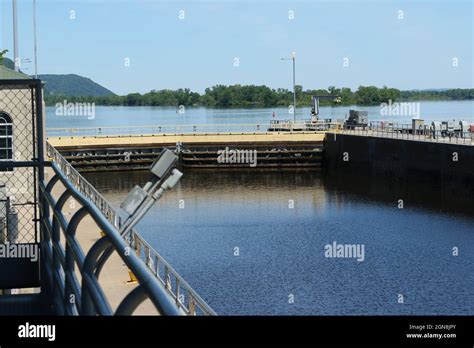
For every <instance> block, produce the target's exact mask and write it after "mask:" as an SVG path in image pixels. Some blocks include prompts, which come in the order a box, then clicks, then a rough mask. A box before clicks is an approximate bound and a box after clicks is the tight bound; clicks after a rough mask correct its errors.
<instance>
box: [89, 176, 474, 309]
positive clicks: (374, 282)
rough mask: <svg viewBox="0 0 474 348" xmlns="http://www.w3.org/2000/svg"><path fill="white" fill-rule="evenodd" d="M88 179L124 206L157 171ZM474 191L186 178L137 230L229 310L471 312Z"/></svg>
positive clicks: (377, 181) (340, 180)
mask: <svg viewBox="0 0 474 348" xmlns="http://www.w3.org/2000/svg"><path fill="white" fill-rule="evenodd" d="M87 178H88V179H89V180H90V181H91V182H92V184H93V185H95V186H96V187H97V188H98V189H99V190H100V191H101V192H102V193H103V194H104V195H105V197H106V198H108V199H109V200H110V201H111V202H113V204H116V205H118V204H119V203H120V202H121V201H122V200H123V199H124V198H125V196H126V194H127V192H128V191H129V190H130V189H131V187H132V186H133V185H135V184H139V185H142V184H143V183H144V182H145V181H146V179H147V174H146V173H145V172H123V173H114V174H110V173H107V174H100V173H89V174H87ZM111 178H113V179H112V180H111ZM472 191H473V189H472V187H469V188H467V187H464V188H463V187H460V188H446V187H443V185H442V184H441V183H437V182H428V181H425V180H423V179H420V181H419V182H408V181H406V180H395V179H388V178H376V177H375V178H373V177H367V178H366V177H364V176H362V177H359V176H355V175H351V174H339V175H337V177H336V176H335V175H332V174H327V173H324V172H320V171H272V172H271V171H212V172H209V171H186V172H185V173H184V176H183V178H182V180H181V182H180V183H179V185H178V187H177V189H174V190H173V191H171V192H169V193H167V194H166V196H165V197H164V198H163V199H162V200H161V201H159V202H158V203H157V204H156V206H155V207H154V208H153V209H152V211H150V213H149V214H148V215H147V216H146V217H145V218H144V220H143V221H142V222H140V224H139V226H138V230H139V231H140V232H141V233H142V234H143V236H144V237H145V238H146V239H147V240H148V241H149V242H150V243H151V244H152V245H153V247H154V248H155V249H156V250H157V251H158V252H159V253H160V254H162V255H163V256H164V257H165V258H166V259H167V260H168V261H169V262H170V263H171V264H172V265H173V266H174V267H175V269H176V270H177V271H178V272H179V273H180V274H181V275H182V276H183V277H184V278H185V279H186V280H187V281H188V282H189V283H190V284H191V286H192V287H193V288H194V289H195V290H196V291H198V293H199V294H200V295H201V296H202V297H203V298H204V299H205V300H206V301H207V302H208V303H209V304H210V305H211V306H212V307H213V308H214V309H215V310H216V311H217V312H218V313H219V314H238V315H248V314H257V315H260V314H270V315H277V314H282V315H357V314H360V315H370V314H372V315H379V314H394V315H404V314H412V315H435V314H446V315H448V314H449V315H454V314H469V315H473V314H474V272H473V271H474V266H473V265H474V205H473V204H472ZM399 199H403V202H404V205H403V209H400V205H399ZM183 203H184V205H183ZM333 244H336V246H337V245H339V244H350V245H356V246H358V247H359V249H358V250H359V254H357V256H358V257H348V256H351V255H348V254H345V255H344V256H346V257H345V258H342V257H333V258H331V257H327V256H328V254H327V252H326V250H327V249H326V248H327V246H328V245H330V246H332V245H333ZM362 247H363V249H362ZM362 250H363V254H362V252H361V251H362ZM352 256H355V255H352ZM361 256H363V257H361Z"/></svg>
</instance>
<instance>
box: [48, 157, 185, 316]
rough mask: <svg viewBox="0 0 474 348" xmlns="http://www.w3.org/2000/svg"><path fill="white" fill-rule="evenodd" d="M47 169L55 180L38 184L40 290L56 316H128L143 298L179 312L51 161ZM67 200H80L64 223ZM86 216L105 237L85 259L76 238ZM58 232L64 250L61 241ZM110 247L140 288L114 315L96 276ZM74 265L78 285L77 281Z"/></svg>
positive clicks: (165, 312)
mask: <svg viewBox="0 0 474 348" xmlns="http://www.w3.org/2000/svg"><path fill="white" fill-rule="evenodd" d="M51 166H52V168H53V170H54V176H53V177H52V178H51V179H50V180H49V182H48V183H47V184H46V183H45V182H43V181H41V182H40V183H39V188H40V204H39V207H40V214H41V215H40V216H41V217H42V218H41V226H42V229H43V233H42V237H43V239H42V241H41V245H42V249H41V250H42V264H43V265H47V267H43V276H42V278H43V279H42V282H43V284H44V285H43V286H42V290H43V291H44V292H45V293H48V294H50V298H51V299H52V303H53V305H54V308H55V312H56V314H58V315H114V314H115V315H131V314H133V312H134V311H135V309H136V308H137V307H138V306H139V305H140V304H141V303H142V302H143V301H144V300H146V299H150V300H151V301H152V302H153V304H154V306H155V307H156V309H157V310H158V311H159V313H160V314H163V315H182V314H184V312H183V311H182V310H181V309H180V308H179V307H177V306H176V305H175V303H174V301H173V299H172V297H171V296H170V295H169V294H168V292H167V291H166V290H165V288H164V287H163V286H162V284H161V283H160V282H159V281H158V279H156V277H155V276H154V275H153V274H152V273H151V272H149V270H148V269H147V267H146V265H145V264H144V263H143V261H142V260H141V259H140V258H139V257H138V256H137V255H135V254H134V253H127V246H128V245H127V243H126V241H125V240H124V239H123V238H122V237H121V235H120V233H119V232H118V231H117V229H116V228H115V227H114V226H113V225H112V224H111V223H110V222H109V221H108V220H107V219H106V218H105V217H104V216H103V215H102V213H101V212H100V211H99V209H98V208H97V207H96V206H95V205H93V204H92V202H90V201H89V200H88V199H87V198H86V197H85V196H84V195H83V194H82V193H80V192H79V191H78V190H77V189H76V188H75V187H74V185H73V184H72V183H71V182H70V181H69V179H68V177H67V176H66V175H65V174H64V173H63V172H62V171H61V169H60V168H59V167H58V166H57V165H56V163H51ZM58 182H61V183H62V185H64V187H65V191H64V192H63V193H62V194H61V196H60V197H59V199H58V200H57V201H56V200H55V199H54V197H53V194H52V190H53V188H54V187H55V185H56V184H57V183H58ZM70 198H74V199H75V200H76V201H77V202H79V204H80V205H81V208H80V209H79V210H78V211H76V212H75V213H74V215H73V216H72V217H71V219H70V220H69V221H68V220H67V219H66V217H65V216H64V213H63V208H64V205H65V203H66V202H67V201H68V200H69V199H70ZM50 212H52V214H51V213H50ZM86 216H90V217H92V219H93V220H94V221H95V223H96V224H97V226H98V228H99V229H100V230H101V231H103V232H104V236H103V237H102V238H100V239H99V240H98V241H97V242H95V243H94V244H93V245H92V246H91V248H90V250H89V251H88V252H87V254H86V255H84V251H83V249H82V248H81V245H80V244H79V242H78V240H77V239H76V232H77V228H78V225H79V223H80V222H81V221H82V219H83V218H84V217H86ZM61 231H62V233H63V238H64V239H65V243H64V244H65V247H64V246H63V244H62V242H61ZM111 247H112V248H113V250H114V251H115V252H116V253H117V254H118V255H119V257H120V258H121V259H122V261H123V262H124V263H125V264H126V265H127V267H128V268H129V269H130V270H131V272H133V274H134V275H135V276H136V278H137V279H138V280H139V285H138V286H137V287H136V288H135V289H134V290H132V291H131V292H130V293H128V294H127V295H126V296H125V298H124V299H123V300H122V301H121V302H120V304H119V306H118V307H117V309H116V310H115V312H114V311H113V310H112V308H111V306H110V304H109V302H108V300H107V296H106V294H105V293H104V291H103V289H102V287H101V285H100V284H99V279H98V277H97V276H96V274H95V270H96V267H97V264H98V260H99V258H100V256H101V255H102V253H103V252H104V251H105V250H106V249H108V248H111ZM76 265H77V271H78V272H79V273H80V275H81V279H82V284H81V283H80V282H79V280H78V278H77V273H76Z"/></svg>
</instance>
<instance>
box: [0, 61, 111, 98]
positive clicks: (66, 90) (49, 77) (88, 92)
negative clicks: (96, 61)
mask: <svg viewBox="0 0 474 348" xmlns="http://www.w3.org/2000/svg"><path fill="white" fill-rule="evenodd" d="M3 65H4V66H6V67H7V68H9V69H14V68H15V64H14V63H13V61H12V60H11V59H9V58H3ZM38 78H39V79H41V80H43V81H44V82H45V86H44V89H45V92H44V94H45V96H46V97H48V96H65V97H108V96H114V95H115V93H113V92H112V91H110V90H108V89H107V88H105V87H103V86H101V85H99V84H98V83H96V82H94V81H92V80H91V79H89V78H86V77H82V76H79V75H75V74H67V75H53V74H46V75H38Z"/></svg>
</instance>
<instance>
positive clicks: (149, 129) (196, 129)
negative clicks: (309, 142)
mask: <svg viewBox="0 0 474 348" xmlns="http://www.w3.org/2000/svg"><path fill="white" fill-rule="evenodd" d="M309 123H310V122H308V121H301V122H300V121H297V123H295V124H294V125H293V126H292V128H294V129H301V127H306V128H305V129H306V130H307V131H308V132H312V131H321V130H326V129H328V128H331V129H332V128H335V127H336V126H335V125H336V123H332V124H329V123H320V126H318V127H316V125H314V124H313V127H309V126H308V124H309ZM276 124H280V125H286V122H285V121H280V122H277V121H271V122H268V123H266V122H265V123H242V124H194V125H156V126H119V127H84V128H48V129H47V136H48V137H60V136H63V137H64V136H70V137H77V136H97V137H99V136H104V137H105V136H110V137H112V136H115V137H118V136H121V137H130V136H154V135H163V134H216V133H244V134H245V133H250V134H255V133H267V132H268V131H269V129H271V128H273V127H274V126H275V125H276ZM307 126H308V127H307ZM289 127H290V126H288V130H289V131H290V129H289ZM298 132H301V130H298Z"/></svg>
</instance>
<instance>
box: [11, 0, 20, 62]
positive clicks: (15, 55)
mask: <svg viewBox="0 0 474 348" xmlns="http://www.w3.org/2000/svg"><path fill="white" fill-rule="evenodd" d="M12 7H13V61H14V62H15V71H18V70H20V69H19V68H20V67H19V65H20V62H19V61H18V24H17V15H16V0H12Z"/></svg>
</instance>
